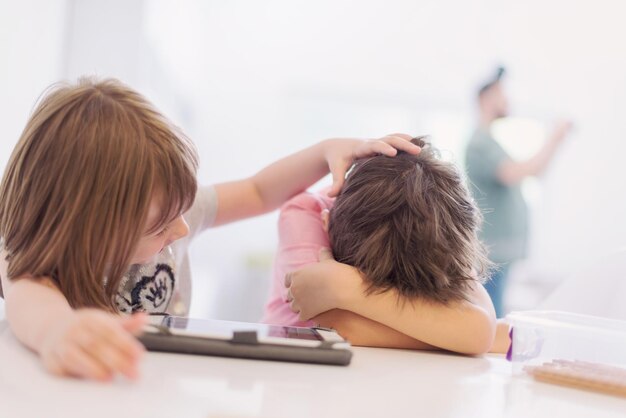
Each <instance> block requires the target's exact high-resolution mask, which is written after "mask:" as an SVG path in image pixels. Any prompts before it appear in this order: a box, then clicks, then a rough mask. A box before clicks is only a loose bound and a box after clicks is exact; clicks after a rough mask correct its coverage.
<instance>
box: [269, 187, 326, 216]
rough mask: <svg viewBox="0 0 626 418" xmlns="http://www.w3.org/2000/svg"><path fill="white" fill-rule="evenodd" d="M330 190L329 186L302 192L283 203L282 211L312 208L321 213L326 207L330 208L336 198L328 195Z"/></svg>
mask: <svg viewBox="0 0 626 418" xmlns="http://www.w3.org/2000/svg"><path fill="white" fill-rule="evenodd" d="M328 190H329V188H324V189H322V190H319V191H316V192H309V191H306V192H303V193H300V194H298V195H296V196H294V197H292V198H291V199H289V200H288V201H287V202H286V203H285V204H283V206H282V207H281V208H280V210H281V212H284V211H286V210H307V211H309V210H310V211H315V212H317V213H319V212H321V211H322V210H324V209H330V208H332V206H333V204H334V202H335V199H334V198H331V197H328V195H327V192H328Z"/></svg>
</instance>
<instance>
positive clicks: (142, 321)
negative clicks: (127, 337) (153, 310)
mask: <svg viewBox="0 0 626 418" xmlns="http://www.w3.org/2000/svg"><path fill="white" fill-rule="evenodd" d="M120 323H121V324H122V326H123V327H124V329H125V330H126V331H128V332H130V333H131V334H132V335H139V334H141V332H142V331H143V327H144V326H145V325H146V324H147V323H148V315H146V314H145V313H143V312H142V313H135V314H132V315H131V316H127V317H121V318H120Z"/></svg>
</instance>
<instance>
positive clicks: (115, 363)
mask: <svg viewBox="0 0 626 418" xmlns="http://www.w3.org/2000/svg"><path fill="white" fill-rule="evenodd" d="M93 325H94V327H93V328H92V329H91V333H92V335H91V337H90V338H88V336H84V337H83V338H81V339H80V340H79V345H80V346H81V347H82V348H83V349H84V350H85V351H86V352H88V353H89V354H90V355H91V356H92V357H93V358H94V359H95V360H97V361H98V362H99V363H101V364H103V365H104V366H105V367H106V368H107V369H109V370H110V371H112V372H115V373H121V374H123V375H125V376H127V377H128V378H131V379H133V378H136V377H137V374H138V373H137V366H138V363H139V360H140V357H141V354H142V353H143V352H144V348H143V346H142V345H141V344H140V343H139V342H138V341H137V340H136V339H135V338H133V337H132V335H131V334H130V333H128V332H127V331H126V330H125V329H124V328H123V327H122V326H121V324H119V323H116V322H115V321H113V322H109V321H102V322H98V323H94V324H93Z"/></svg>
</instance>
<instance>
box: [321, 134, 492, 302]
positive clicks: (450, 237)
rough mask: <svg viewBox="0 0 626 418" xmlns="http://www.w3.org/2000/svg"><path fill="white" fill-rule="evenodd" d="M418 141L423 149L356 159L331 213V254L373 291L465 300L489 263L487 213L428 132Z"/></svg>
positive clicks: (483, 274)
mask: <svg viewBox="0 0 626 418" xmlns="http://www.w3.org/2000/svg"><path fill="white" fill-rule="evenodd" d="M412 142H413V143H414V144H417V145H419V146H421V147H422V151H421V153H420V154H419V155H410V154H407V153H403V152H401V153H398V155H397V156H396V157H394V158H390V157H386V156H376V157H372V158H368V159H365V160H362V161H359V162H357V163H356V165H355V166H354V168H353V169H352V171H351V172H350V174H349V175H348V178H347V179H346V182H345V185H344V187H343V190H342V192H341V194H340V195H339V196H338V197H337V199H336V202H335V204H334V206H333V209H332V210H331V211H330V223H329V231H328V232H329V237H330V245H331V248H332V249H333V254H334V256H335V258H336V259H337V261H339V262H342V263H346V264H349V265H352V266H354V267H356V268H357V269H358V270H359V271H360V272H361V273H362V275H363V277H364V280H365V281H366V282H367V283H368V284H369V289H368V291H369V292H373V291H385V290H389V289H397V290H398V292H399V294H400V295H401V296H405V297H416V296H420V297H424V298H425V299H428V300H431V301H437V302H443V303H446V302H448V301H451V300H459V299H467V290H468V284H470V283H472V282H474V281H476V280H477V281H479V282H482V281H484V279H485V276H486V274H487V272H488V269H489V267H490V263H489V261H488V259H487V256H486V251H485V248H484V246H483V245H482V243H481V242H480V241H479V239H478V237H477V232H478V230H479V228H480V225H481V221H482V217H481V213H480V211H479V210H478V208H477V207H476V204H475V203H474V200H473V199H472V197H471V195H470V193H469V191H468V189H467V187H466V186H465V184H464V182H463V179H462V177H461V175H460V174H459V172H458V170H457V169H456V168H455V167H454V165H452V164H451V163H447V162H445V161H442V160H441V159H440V158H439V157H438V154H437V152H436V151H435V150H434V149H433V148H432V147H431V146H430V144H428V143H426V142H425V141H424V138H423V137H421V138H415V139H413V140H412Z"/></svg>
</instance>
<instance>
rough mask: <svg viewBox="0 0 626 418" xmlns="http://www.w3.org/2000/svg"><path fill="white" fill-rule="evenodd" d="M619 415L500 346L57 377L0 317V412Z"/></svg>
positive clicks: (179, 361)
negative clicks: (342, 360)
mask: <svg viewBox="0 0 626 418" xmlns="http://www.w3.org/2000/svg"><path fill="white" fill-rule="evenodd" d="M57 416H58V417H63V418H71V417H81V418H82V417H133V418H135V417H189V418H192V417H203V418H210V417H229V418H235V417H268V418H269V417H298V418H299V417H335V416H336V417H385V418H389V417H403V416H411V417H416V416H423V417H429V418H430V417H464V418H465V417H480V418H488V417H524V418H527V417H550V418H557V417H567V418H575V417H581V418H582V417H584V418H600V417H622V418H623V417H625V416H626V399H623V398H617V397H612V396H608V395H602V394H596V393H588V392H584V391H579V390H575V389H569V388H563V387H558V386H552V385H548V384H543V383H538V382H534V381H532V380H531V379H529V378H527V377H523V376H513V375H512V372H511V365H510V364H509V363H508V362H506V360H505V359H504V358H503V357H502V356H495V355H490V356H485V357H476V358H471V357H463V356H456V355H451V354H441V353H430V352H417V351H404V350H388V349H371V348H354V357H353V359H352V364H351V365H350V366H348V367H339V366H320V365H307V364H293V363H279V362H269V361H255V360H242V359H227V358H219V357H204V356H190V355H176V354H163V353H148V354H147V355H146V358H145V360H144V363H143V365H142V377H141V379H140V380H139V381H138V382H128V381H126V380H124V379H122V378H120V379H118V380H116V381H114V382H113V383H97V382H87V381H80V380H73V379H63V378H56V377H53V376H50V375H48V374H47V373H46V372H45V371H43V369H42V367H41V365H40V362H39V360H38V359H37V357H36V356H35V355H34V354H32V353H31V352H29V351H28V350H26V349H25V348H23V347H22V346H21V345H20V343H19V342H18V341H17V340H16V339H15V337H14V336H13V334H12V333H11V331H10V330H9V329H8V325H7V323H6V321H0V417H11V418H12V417H57Z"/></svg>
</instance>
